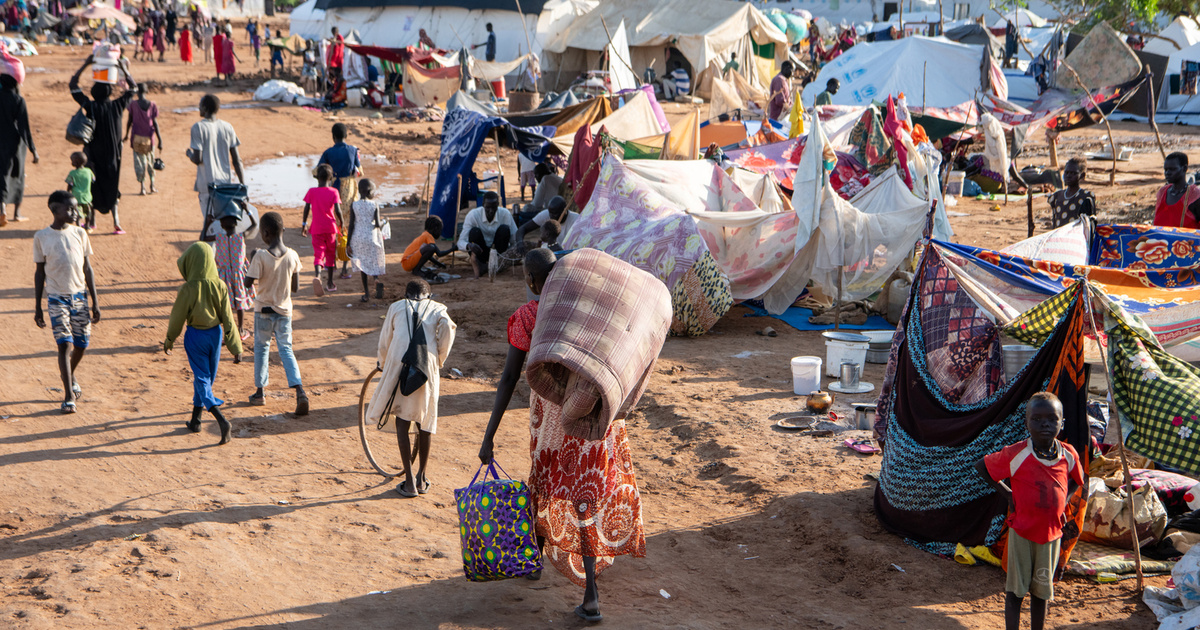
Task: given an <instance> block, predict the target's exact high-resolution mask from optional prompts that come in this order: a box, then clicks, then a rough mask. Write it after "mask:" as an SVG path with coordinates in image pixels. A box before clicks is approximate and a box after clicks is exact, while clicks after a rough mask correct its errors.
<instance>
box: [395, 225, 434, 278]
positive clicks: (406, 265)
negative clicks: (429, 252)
mask: <svg viewBox="0 0 1200 630" xmlns="http://www.w3.org/2000/svg"><path fill="white" fill-rule="evenodd" d="M436 242H437V241H436V240H435V239H434V238H433V236H431V235H430V234H429V232H421V234H420V236H417V238H414V239H413V241H412V242H411V243H409V244H408V247H406V248H404V255H403V256H401V257H400V267H402V268H403V269H404V270H405V271H412V270H413V269H416V268H417V263H419V262H421V248H422V247H424V246H426V245H433V244H434V243H436Z"/></svg>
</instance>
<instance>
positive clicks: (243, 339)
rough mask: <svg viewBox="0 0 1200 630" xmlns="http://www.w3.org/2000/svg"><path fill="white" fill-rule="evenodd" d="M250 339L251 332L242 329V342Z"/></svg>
mask: <svg viewBox="0 0 1200 630" xmlns="http://www.w3.org/2000/svg"><path fill="white" fill-rule="evenodd" d="M249 338H250V331H249V330H245V329H242V341H246V340H247V339H249Z"/></svg>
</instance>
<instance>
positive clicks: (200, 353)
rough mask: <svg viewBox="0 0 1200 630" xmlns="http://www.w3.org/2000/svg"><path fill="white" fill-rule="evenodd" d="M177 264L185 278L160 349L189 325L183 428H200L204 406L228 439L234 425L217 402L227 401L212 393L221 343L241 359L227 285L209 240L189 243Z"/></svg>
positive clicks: (166, 347)
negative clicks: (188, 412) (188, 388)
mask: <svg viewBox="0 0 1200 630" xmlns="http://www.w3.org/2000/svg"><path fill="white" fill-rule="evenodd" d="M176 264H177V265H178V266H179V273H180V274H181V275H182V276H183V280H184V283H183V286H181V287H179V293H178V295H176V296H175V306H174V307H173V308H172V309H171V319H170V322H169V323H168V324H167V339H166V341H165V342H163V351H164V352H166V353H167V354H171V349H172V348H173V347H174V346H175V340H176V339H177V338H179V333H180V332H182V331H183V326H184V324H187V332H185V333H184V334H183V349H184V351H185V352H187V359H188V367H190V368H191V369H192V419H191V421H189V422H188V423H187V428H188V430H190V431H191V432H192V433H199V432H200V414H202V413H203V412H204V410H205V409H207V410H208V411H209V413H211V414H212V415H213V417H214V418H216V420H217V425H218V426H220V427H221V444H226V443H228V442H229V437H230V436H229V433H230V430H231V429H232V427H231V426H230V424H229V421H228V420H226V419H225V416H223V415H222V414H221V409H220V407H221V405H223V404H225V401H223V400H221V399H220V398H217V397H216V395H215V394H213V390H212V386H213V380H215V379H216V378H217V364H218V363H219V362H220V361H221V346H222V345H224V346H225V347H227V348H229V352H230V353H231V354H233V362H234V363H241V362H242V340H241V338H240V337H239V336H238V328H237V324H236V323H234V319H233V309H232V307H230V305H229V288H228V287H226V286H225V281H224V280H221V277H220V276H219V275H218V274H217V259H216V256H215V255H214V254H213V249H212V247H210V246H209V244H208V243H200V242H196V243H192V244H191V246H189V247H188V248H187V249H186V250H184V252H183V255H182V256H180V257H179V260H178V261H177V262H176Z"/></svg>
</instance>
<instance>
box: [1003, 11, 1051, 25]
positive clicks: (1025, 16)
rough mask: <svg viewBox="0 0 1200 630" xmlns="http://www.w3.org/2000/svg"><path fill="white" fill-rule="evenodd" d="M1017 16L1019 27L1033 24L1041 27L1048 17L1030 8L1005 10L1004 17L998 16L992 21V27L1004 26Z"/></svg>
mask: <svg viewBox="0 0 1200 630" xmlns="http://www.w3.org/2000/svg"><path fill="white" fill-rule="evenodd" d="M1014 17H1015V18H1016V20H1015V21H1016V25H1017V26H1018V27H1026V26H1032V27H1034V28H1041V27H1043V26H1045V25H1046V19H1045V18H1043V17H1042V16H1040V15H1038V14H1036V13H1034V12H1033V11H1030V10H1029V9H1017V10H1016V11H1005V12H1004V17H997V18H996V20H995V21H994V22H992V28H1004V27H1005V26H1006V25H1007V24H1008V23H1009V22H1010V21H1013V18H1014Z"/></svg>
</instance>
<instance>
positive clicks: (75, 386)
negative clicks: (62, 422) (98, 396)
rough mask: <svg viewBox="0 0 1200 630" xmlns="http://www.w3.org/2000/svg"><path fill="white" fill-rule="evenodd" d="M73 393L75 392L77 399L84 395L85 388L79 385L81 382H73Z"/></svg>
mask: <svg viewBox="0 0 1200 630" xmlns="http://www.w3.org/2000/svg"><path fill="white" fill-rule="evenodd" d="M71 393H72V394H75V399H76V400H79V397H80V396H82V395H83V388H82V387H80V386H79V383H71Z"/></svg>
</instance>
